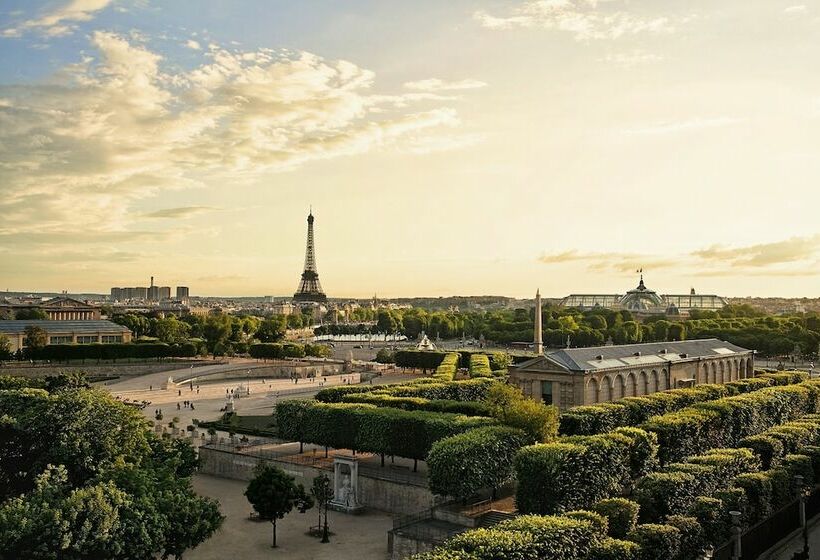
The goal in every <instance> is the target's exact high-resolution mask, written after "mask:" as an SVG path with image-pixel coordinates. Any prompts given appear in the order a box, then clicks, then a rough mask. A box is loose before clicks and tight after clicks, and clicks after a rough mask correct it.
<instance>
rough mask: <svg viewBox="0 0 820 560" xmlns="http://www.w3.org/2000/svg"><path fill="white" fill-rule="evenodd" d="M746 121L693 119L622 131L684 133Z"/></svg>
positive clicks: (634, 132)
mask: <svg viewBox="0 0 820 560" xmlns="http://www.w3.org/2000/svg"><path fill="white" fill-rule="evenodd" d="M745 120H746V119H742V118H737V117H727V116H722V117H695V118H691V119H686V120H677V121H671V120H670V121H660V122H656V123H653V124H649V125H645V126H638V127H633V128H627V129H624V130H623V132H624V134H630V135H655V134H672V133H677V132H686V131H691V130H700V129H704V128H718V127H724V126H732V125H736V124H739V123H742V122H745Z"/></svg>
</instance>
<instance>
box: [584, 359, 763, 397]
mask: <svg viewBox="0 0 820 560" xmlns="http://www.w3.org/2000/svg"><path fill="white" fill-rule="evenodd" d="M753 367H754V364H753V363H752V360H751V358H741V359H729V360H710V361H708V362H706V363H704V364H703V365H702V366H701V367H699V369H698V372H697V379H696V383H697V384H701V383H727V382H729V381H735V380H738V379H745V378H747V377H752V376H753V375H754V374H753ZM673 388H674V387H672V386H671V383H670V379H669V370H668V369H667V368H663V369H653V370H649V371H645V370H644V371H639V372H632V371H630V372H619V373H614V374H607V375H605V376H603V377H602V378H601V379H600V380H599V379H597V378H595V377H592V378H591V379H589V380H588V381H587V384H586V395H585V398H584V402H585V403H586V404H595V403H600V402H608V401H614V400H618V399H621V398H623V397H639V396H641V395H650V394H652V393H656V392H658V391H665V390H667V389H673Z"/></svg>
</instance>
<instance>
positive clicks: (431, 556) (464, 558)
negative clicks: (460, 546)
mask: <svg viewBox="0 0 820 560" xmlns="http://www.w3.org/2000/svg"><path fill="white" fill-rule="evenodd" d="M409 558H410V560H478V556H476V555H475V554H469V553H467V552H463V551H460V550H447V549H444V548H437V549H436V550H432V551H430V552H422V553H421V554H414V555H413V556H410V557H409Z"/></svg>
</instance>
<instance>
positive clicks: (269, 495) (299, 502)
mask: <svg viewBox="0 0 820 560" xmlns="http://www.w3.org/2000/svg"><path fill="white" fill-rule="evenodd" d="M245 496H246V497H247V498H248V501H249V502H250V503H251V505H252V506H253V509H254V510H256V512H257V513H258V514H259V517H260V519H264V520H266V521H270V522H271V525H272V526H273V545H272V546H273V548H276V520H277V519H283V518H284V517H285V516H286V515H287V514H289V513H290V512H291V511H293V508H296V509H298V510H299V513H305V512H306V511H307V510H309V509H310V508H312V507H313V499H312V498H311V497H310V496H308V495H307V493H305V487H304V486H302V485H301V484H297V483H296V481H295V480H294V478H293V477H292V476H290V475H288V474H287V473H285V471H283V470H282V469H280V468H279V467H276V466H274V465H270V464H267V463H260V464H259V465H258V466H257V467H256V469H255V470H254V477H253V479H252V480H251V481H250V483H248V488H247V489H246V490H245Z"/></svg>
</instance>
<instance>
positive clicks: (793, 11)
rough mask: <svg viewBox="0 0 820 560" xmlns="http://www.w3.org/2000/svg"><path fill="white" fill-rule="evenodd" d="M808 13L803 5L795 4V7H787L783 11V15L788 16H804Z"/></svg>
mask: <svg viewBox="0 0 820 560" xmlns="http://www.w3.org/2000/svg"><path fill="white" fill-rule="evenodd" d="M808 11H809V9H808V7H807V6H806V5H805V4H797V5H795V6H788V7H787V8H784V9H783V13H784V14H789V15H799V14H805V13H806V12H808Z"/></svg>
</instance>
